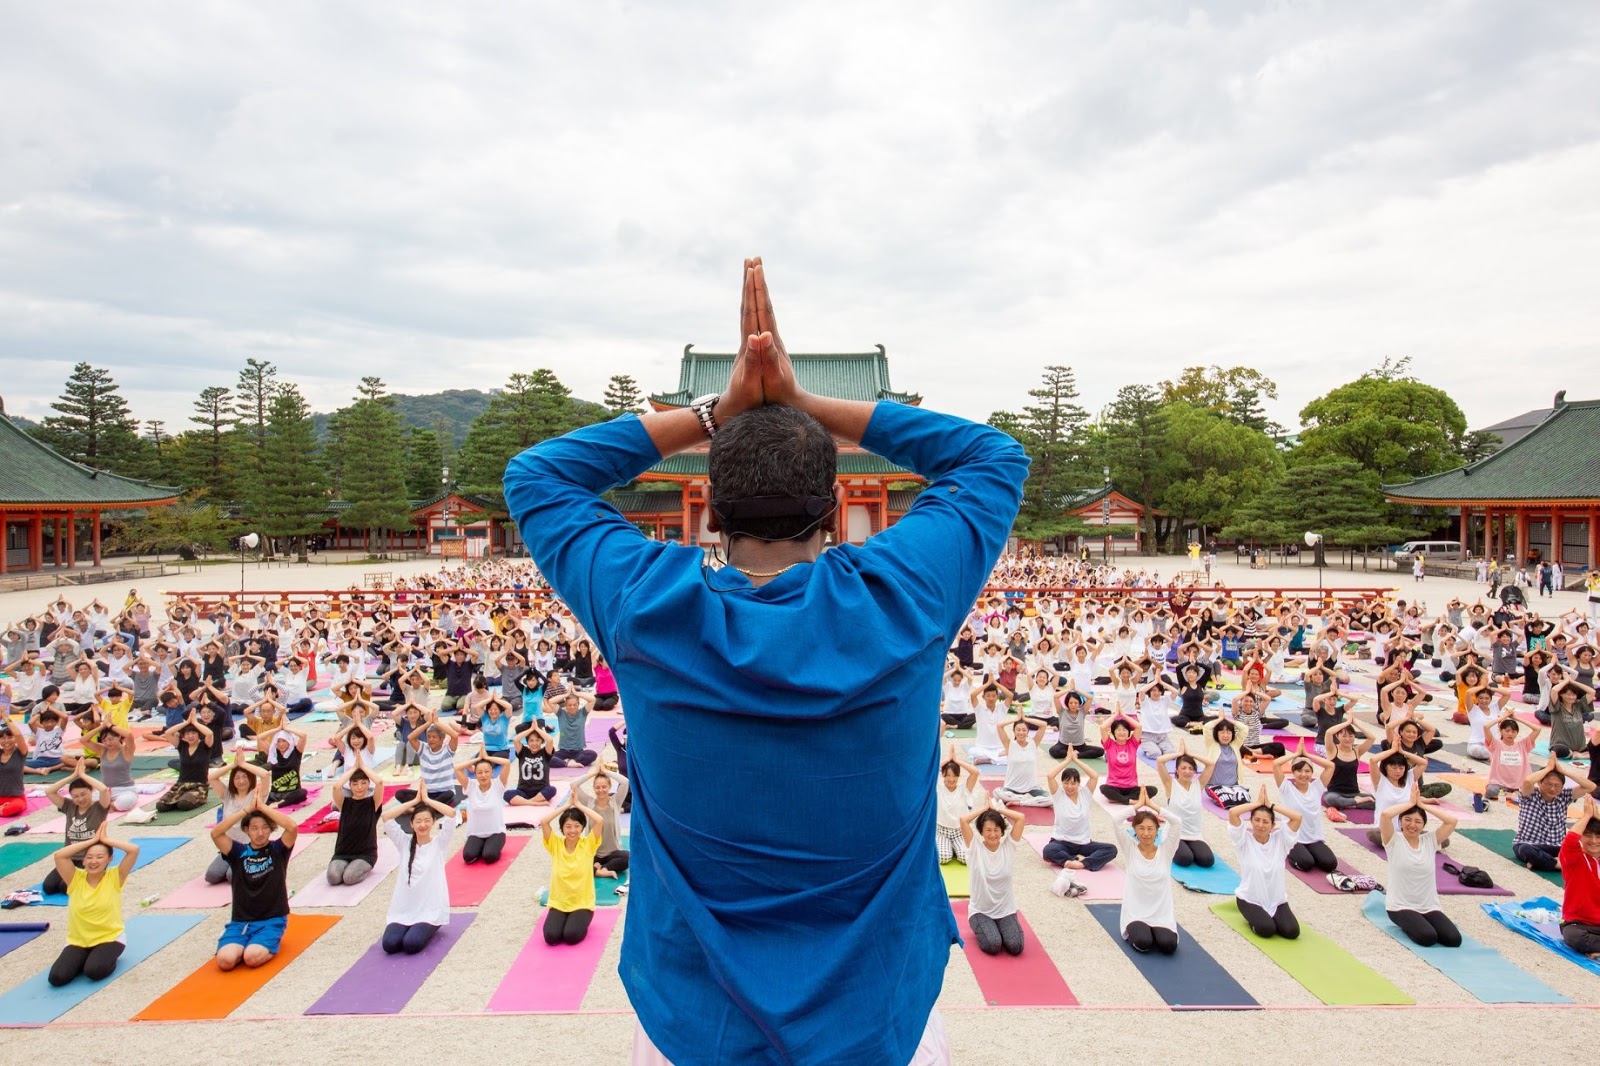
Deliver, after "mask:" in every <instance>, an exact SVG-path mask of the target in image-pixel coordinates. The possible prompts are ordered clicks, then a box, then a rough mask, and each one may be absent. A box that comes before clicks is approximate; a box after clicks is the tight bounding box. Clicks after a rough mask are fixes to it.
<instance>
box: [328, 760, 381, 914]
mask: <svg viewBox="0 0 1600 1066" xmlns="http://www.w3.org/2000/svg"><path fill="white" fill-rule="evenodd" d="M346 791H348V792H349V795H348V796H347V795H345V793H346ZM328 801H329V802H330V803H332V804H333V809H334V810H336V811H338V812H339V831H338V833H337V834H335V836H334V838H333V858H332V859H330V860H329V861H328V884H330V885H355V884H360V883H361V880H362V878H364V877H366V876H367V875H368V874H369V873H371V872H372V868H373V867H374V866H376V865H377V864H378V814H379V812H381V811H382V810H383V781H382V780H381V779H379V778H376V777H374V776H372V774H371V773H370V772H369V771H368V770H367V769H366V768H365V767H363V766H361V765H360V764H359V763H357V764H356V765H354V766H352V767H351V768H350V769H348V770H346V771H345V774H344V776H343V777H341V778H339V780H337V781H335V782H334V783H333V784H332V785H329V786H328Z"/></svg>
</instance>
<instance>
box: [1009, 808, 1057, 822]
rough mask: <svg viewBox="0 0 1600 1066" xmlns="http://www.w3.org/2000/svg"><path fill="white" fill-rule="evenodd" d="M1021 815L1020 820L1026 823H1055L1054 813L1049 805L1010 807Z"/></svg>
mask: <svg viewBox="0 0 1600 1066" xmlns="http://www.w3.org/2000/svg"><path fill="white" fill-rule="evenodd" d="M1010 809H1011V810H1013V811H1017V812H1018V813H1020V814H1021V815H1022V820H1023V821H1024V822H1026V823H1027V824H1028V825H1042V826H1052V825H1055V824H1056V813H1055V811H1054V810H1053V809H1052V808H1050V807H1012V808H1010Z"/></svg>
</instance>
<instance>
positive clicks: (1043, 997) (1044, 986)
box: [950, 899, 1078, 1007]
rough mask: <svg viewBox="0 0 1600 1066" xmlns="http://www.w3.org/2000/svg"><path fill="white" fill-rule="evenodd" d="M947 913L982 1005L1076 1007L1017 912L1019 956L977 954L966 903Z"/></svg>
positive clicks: (954, 903)
mask: <svg viewBox="0 0 1600 1066" xmlns="http://www.w3.org/2000/svg"><path fill="white" fill-rule="evenodd" d="M950 909H951V910H953V911H955V915H956V924H957V925H958V926H960V927H961V937H962V939H963V940H964V941H966V948H965V951H966V956H967V962H968V963H969V964H970V965H971V966H972V975H973V976H974V977H976V978H977V979H978V989H979V991H981V992H982V993H983V999H984V1002H985V1003H988V1004H989V1005H990V1006H991V1007H1076V1006H1077V1005H1078V997H1077V996H1074V995H1073V994H1072V990H1071V989H1070V988H1068V987H1067V982H1066V981H1064V980H1062V978H1061V971H1059V970H1057V969H1056V964H1055V963H1054V962H1052V961H1051V959H1050V956H1049V955H1048V954H1046V953H1045V950H1044V947H1043V946H1042V945H1041V944H1040V943H1039V938H1038V937H1037V936H1035V935H1034V932H1033V929H1032V928H1031V927H1030V926H1029V925H1028V920H1027V919H1026V918H1024V917H1023V916H1022V912H1021V911H1018V912H1017V921H1018V922H1019V923H1020V924H1021V926H1022V937H1023V941H1024V946H1023V949H1022V954H1021V955H1007V954H1006V953H1005V952H1001V953H1000V954H998V955H985V954H984V953H983V952H982V951H979V950H978V940H977V938H976V937H975V936H973V935H972V929H971V927H970V926H969V925H967V901H966V900H964V899H953V900H951V901H950Z"/></svg>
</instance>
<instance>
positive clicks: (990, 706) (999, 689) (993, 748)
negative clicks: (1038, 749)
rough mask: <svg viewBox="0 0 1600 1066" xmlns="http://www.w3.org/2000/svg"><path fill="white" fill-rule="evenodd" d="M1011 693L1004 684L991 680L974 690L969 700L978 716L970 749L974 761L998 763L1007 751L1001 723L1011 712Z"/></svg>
mask: <svg viewBox="0 0 1600 1066" xmlns="http://www.w3.org/2000/svg"><path fill="white" fill-rule="evenodd" d="M1010 701H1011V693H1010V692H1009V691H1007V690H1006V689H1005V688H1004V686H1002V685H998V684H996V683H995V682H993V681H991V682H989V683H988V684H987V685H985V686H983V688H982V689H981V690H980V691H978V692H974V693H973V694H972V696H971V698H970V700H969V702H970V704H971V706H972V711H973V714H975V715H976V716H977V724H976V726H975V728H976V729H977V731H978V732H977V735H976V736H975V737H973V739H972V746H971V747H970V748H969V749H968V750H969V751H970V752H971V754H972V761H973V762H979V763H982V762H987V763H997V762H999V761H1000V760H1001V759H1002V758H1003V757H1004V756H1005V751H1004V750H1003V749H1002V747H1001V745H1000V724H1001V723H1002V722H1003V721H1005V719H1006V716H1007V715H1009V714H1010V713H1011V702H1010Z"/></svg>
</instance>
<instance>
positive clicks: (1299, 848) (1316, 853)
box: [1289, 840, 1339, 874]
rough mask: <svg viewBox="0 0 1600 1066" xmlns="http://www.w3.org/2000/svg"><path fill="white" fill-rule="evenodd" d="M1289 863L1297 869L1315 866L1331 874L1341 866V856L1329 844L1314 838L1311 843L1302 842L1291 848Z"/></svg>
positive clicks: (1307, 868)
mask: <svg viewBox="0 0 1600 1066" xmlns="http://www.w3.org/2000/svg"><path fill="white" fill-rule="evenodd" d="M1289 865H1290V866H1293V867H1294V868H1295V869H1296V870H1309V869H1312V868H1313V867H1315V868H1316V869H1318V870H1321V871H1322V872H1323V873H1325V874H1331V873H1333V871H1335V870H1337V869H1338V868H1339V857H1338V856H1337V855H1335V854H1334V853H1333V849H1332V848H1330V847H1328V845H1327V844H1324V843H1323V842H1322V841H1320V840H1313V841H1311V842H1310V843H1309V844H1308V843H1305V842H1301V843H1299V844H1296V845H1295V846H1294V847H1292V848H1290V849H1289Z"/></svg>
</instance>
